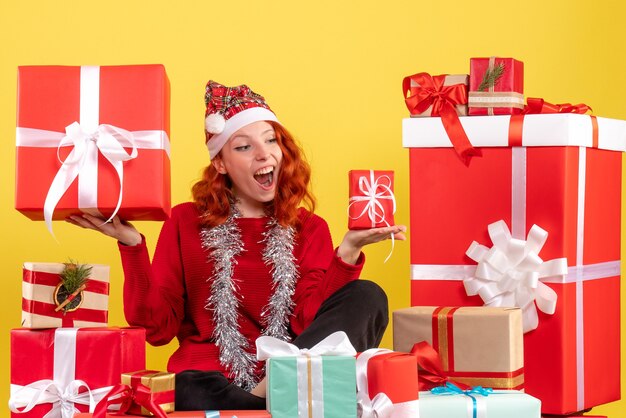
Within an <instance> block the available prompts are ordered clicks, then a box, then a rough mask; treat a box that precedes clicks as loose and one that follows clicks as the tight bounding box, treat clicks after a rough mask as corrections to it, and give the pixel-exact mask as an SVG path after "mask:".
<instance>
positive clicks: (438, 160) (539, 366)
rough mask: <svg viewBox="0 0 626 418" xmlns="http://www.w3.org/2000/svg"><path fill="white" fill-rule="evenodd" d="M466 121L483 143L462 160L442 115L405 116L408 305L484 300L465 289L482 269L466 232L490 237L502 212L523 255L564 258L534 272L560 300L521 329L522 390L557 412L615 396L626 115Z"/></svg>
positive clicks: (466, 126)
mask: <svg viewBox="0 0 626 418" xmlns="http://www.w3.org/2000/svg"><path fill="white" fill-rule="evenodd" d="M461 122H462V124H463V127H464V129H465V130H466V132H467V134H468V136H469V137H470V139H471V140H472V142H473V144H474V146H476V147H480V150H481V151H482V154H483V156H482V158H476V159H474V160H473V161H472V164H471V166H469V167H467V166H464V165H463V164H459V161H458V158H457V156H456V154H455V152H454V150H453V149H451V148H450V145H449V141H448V139H447V136H446V133H445V130H444V129H443V126H442V124H441V121H440V120H437V118H412V119H408V118H407V119H404V120H403V141H404V145H405V146H408V147H410V150H409V161H410V199H411V201H410V216H411V231H412V233H413V234H415V235H416V236H418V237H421V238H420V239H413V240H411V248H410V250H411V264H412V266H411V278H412V281H411V304H412V305H413V306H420V305H436V306H470V305H482V304H483V303H484V302H483V300H481V298H480V297H478V296H467V294H466V289H465V284H464V281H465V280H467V279H470V278H472V277H474V276H475V274H476V273H477V272H478V270H477V268H476V262H475V261H473V260H472V259H470V258H469V257H468V256H467V255H466V251H467V250H468V247H469V246H470V244H471V243H472V242H473V241H476V242H478V243H480V244H483V245H491V239H490V236H489V235H488V225H491V224H494V223H495V222H496V221H498V220H503V221H504V223H505V224H506V225H508V226H509V227H510V228H511V234H512V238H513V239H514V241H511V248H518V249H519V248H523V249H524V251H525V252H526V253H525V254H526V255H528V254H529V253H533V254H534V255H536V256H537V257H536V258H535V257H534V256H533V259H532V260H529V261H533V263H539V264H541V262H542V261H543V260H554V259H559V258H563V257H564V258H566V259H567V266H568V268H567V274H565V275H559V276H552V277H550V276H547V277H542V278H541V280H540V281H539V282H538V283H539V284H541V286H539V285H538V287H537V288H539V287H541V289H542V291H545V290H546V289H548V288H549V289H551V290H552V291H553V292H554V293H555V296H556V307H555V311H554V313H552V314H550V313H544V312H542V311H539V312H538V314H537V321H538V327H537V329H535V330H534V331H531V332H529V333H527V334H525V337H524V370H525V373H524V376H525V390H526V392H527V393H529V394H530V395H532V396H535V397H537V398H539V399H541V401H542V411H543V412H544V413H547V414H556V415H564V414H568V413H571V412H576V411H581V410H585V409H587V408H590V407H593V406H596V405H600V404H604V403H607V402H611V401H613V400H617V399H619V397H620V373H619V364H620V327H619V318H620V299H619V294H620V290H619V289H620V261H619V260H620V213H621V178H622V153H621V152H615V151H623V150H624V144H626V122H624V121H619V120H613V119H606V118H600V117H598V118H595V117H591V116H588V115H580V114H545V115H525V116H524V117H523V118H522V116H483V117H480V116H476V117H464V118H463V117H462V118H461ZM423 202H428V204H427V205H425V204H424V203H423ZM533 224H536V225H538V226H540V227H541V228H543V230H544V231H546V232H547V233H548V234H549V236H548V237H547V239H544V241H543V242H544V243H545V244H544V245H543V248H540V247H541V246H539V248H540V252H539V253H538V254H536V251H537V249H536V248H534V249H532V251H531V249H530V247H529V246H528V244H529V241H527V240H526V237H527V233H528V231H529V230H531V231H532V229H531V226H532V225H533ZM531 241H534V240H531ZM531 264H532V263H531ZM478 273H479V272H478ZM513 273H515V269H513V270H512V274H513ZM520 274H521V275H520V276H519V277H518V278H520V280H521V278H522V277H525V276H524V272H521V271H520ZM526 277H529V276H526ZM538 277H541V276H540V275H538ZM524 280H526V279H524ZM512 283H514V282H511V283H508V284H512ZM528 283H530V282H528ZM504 287H506V286H504ZM530 289H532V287H531V288H530ZM532 292H534V290H531V293H532ZM548 293H549V292H548ZM519 296H520V299H526V296H525V295H522V294H520V295H519ZM530 302H531V303H530V304H528V305H527V306H528V307H534V306H535V302H534V301H533V300H532V299H531V300H530ZM509 306H510V305H509Z"/></svg>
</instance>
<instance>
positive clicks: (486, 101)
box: [468, 57, 524, 116]
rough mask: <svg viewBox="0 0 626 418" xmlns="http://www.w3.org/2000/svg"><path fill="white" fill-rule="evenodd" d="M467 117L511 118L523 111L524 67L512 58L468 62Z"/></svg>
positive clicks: (475, 59) (492, 58) (482, 59)
mask: <svg viewBox="0 0 626 418" xmlns="http://www.w3.org/2000/svg"><path fill="white" fill-rule="evenodd" d="M468 106H469V115H470V116H480V115H490V116H492V115H513V114H518V113H522V109H523V108H524V63H523V62H521V61H518V60H516V59H513V58H500V57H491V58H471V59H470V79H469V98H468Z"/></svg>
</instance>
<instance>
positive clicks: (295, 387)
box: [256, 331, 357, 418]
mask: <svg viewBox="0 0 626 418" xmlns="http://www.w3.org/2000/svg"><path fill="white" fill-rule="evenodd" d="M256 345H257V358H258V359H259V360H267V363H266V365H265V371H266V376H267V410H268V411H269V412H270V414H271V415H272V418H356V416H357V402H356V359H355V357H354V356H355V355H356V351H355V350H354V348H353V347H352V345H351V344H350V341H349V340H348V337H347V335H346V334H345V333H344V332H342V331H338V332H335V333H333V334H331V335H329V336H328V337H326V338H325V339H324V340H322V341H320V343H318V344H316V345H315V346H314V347H312V348H311V349H310V350H307V349H302V350H300V349H299V348H297V347H296V346H294V345H292V344H289V343H286V342H284V341H280V340H278V339H275V338H272V337H267V336H264V337H260V338H259V339H257V343H256Z"/></svg>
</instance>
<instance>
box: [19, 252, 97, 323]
mask: <svg viewBox="0 0 626 418" xmlns="http://www.w3.org/2000/svg"><path fill="white" fill-rule="evenodd" d="M64 267H65V265H64V264H62V263H24V269H23V273H24V274H23V282H22V326H23V327H25V328H59V327H106V326H107V323H108V318H109V310H108V306H109V266H103V265H90V267H91V275H90V277H89V278H88V279H87V282H86V288H85V290H83V291H82V292H80V294H79V295H80V298H81V300H80V305H78V307H76V308H75V309H72V310H68V311H64V310H58V311H55V309H56V308H57V306H59V303H58V301H57V300H55V294H56V293H57V292H58V289H59V287H58V286H59V284H60V283H61V277H60V273H61V272H62V271H63V268H64Z"/></svg>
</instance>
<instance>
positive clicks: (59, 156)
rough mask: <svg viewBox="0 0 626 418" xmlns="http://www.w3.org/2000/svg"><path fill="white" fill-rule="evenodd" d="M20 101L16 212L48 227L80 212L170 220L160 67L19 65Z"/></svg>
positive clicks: (164, 84)
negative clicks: (46, 224) (51, 222)
mask: <svg viewBox="0 0 626 418" xmlns="http://www.w3.org/2000/svg"><path fill="white" fill-rule="evenodd" d="M17 101H18V104H17V133H16V135H17V141H16V145H17V150H16V188H15V207H16V209H17V210H19V211H20V212H22V213H23V214H24V215H26V216H27V217H29V218H30V219H33V220H42V219H44V218H45V220H46V221H47V222H48V223H49V222H50V221H51V220H52V219H64V218H66V217H67V216H69V215H72V214H79V213H81V212H89V213H92V214H96V215H101V216H104V217H109V216H111V215H112V214H114V213H115V212H117V214H118V215H119V216H120V217H121V218H122V219H136V220H164V219H167V218H168V217H169V213H170V206H171V203H170V160H169V82H168V80H167V76H166V74H165V69H164V67H163V66H162V65H128V66H102V67H96V66H83V67H72V66H25V67H19V69H18V100H17ZM48 226H49V228H51V226H50V224H49V225H48Z"/></svg>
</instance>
